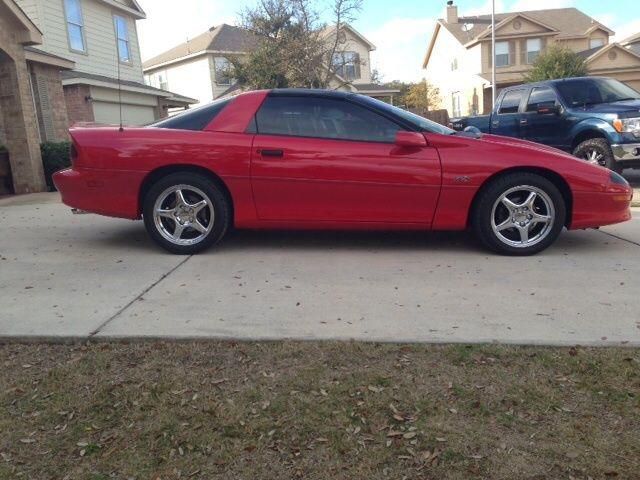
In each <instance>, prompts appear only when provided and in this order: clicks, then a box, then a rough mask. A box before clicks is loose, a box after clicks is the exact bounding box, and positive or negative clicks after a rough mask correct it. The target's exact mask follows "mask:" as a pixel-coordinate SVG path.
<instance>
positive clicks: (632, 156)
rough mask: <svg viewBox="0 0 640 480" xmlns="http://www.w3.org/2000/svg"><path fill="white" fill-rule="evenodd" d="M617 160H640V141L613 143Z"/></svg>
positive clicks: (612, 147)
mask: <svg viewBox="0 0 640 480" xmlns="http://www.w3.org/2000/svg"><path fill="white" fill-rule="evenodd" d="M611 149H612V150H613V157H614V158H615V159H616V162H627V161H634V160H640V143H620V144H614V145H611Z"/></svg>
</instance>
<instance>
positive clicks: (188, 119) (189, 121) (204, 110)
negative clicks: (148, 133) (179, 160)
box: [150, 98, 233, 131]
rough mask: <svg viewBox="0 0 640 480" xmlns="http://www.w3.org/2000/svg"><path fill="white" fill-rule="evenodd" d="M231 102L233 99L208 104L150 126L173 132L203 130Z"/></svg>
mask: <svg viewBox="0 0 640 480" xmlns="http://www.w3.org/2000/svg"><path fill="white" fill-rule="evenodd" d="M232 101H233V98H229V99H226V100H218V101H217V102H213V103H210V104H208V105H205V106H204V107H198V108H194V109H193V110H187V111H186V112H184V113H180V114H178V115H176V116H174V117H170V118H166V119H164V120H160V121H159V122H156V123H154V124H152V125H150V126H151V127H155V128H169V129H174V130H196V131H197V130H204V127H206V126H207V125H209V124H210V123H211V122H212V121H213V119H214V118H215V117H216V116H217V115H218V114H219V113H220V112H221V111H222V110H224V107H226V106H227V105H229V103H231V102H232Z"/></svg>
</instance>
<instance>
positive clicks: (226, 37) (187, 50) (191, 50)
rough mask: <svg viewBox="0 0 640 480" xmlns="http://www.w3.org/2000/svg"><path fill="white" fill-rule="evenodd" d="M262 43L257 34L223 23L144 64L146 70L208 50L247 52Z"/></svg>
mask: <svg viewBox="0 0 640 480" xmlns="http://www.w3.org/2000/svg"><path fill="white" fill-rule="evenodd" d="M259 43H260V39H259V38H258V36H257V35H255V34H254V33H252V32H250V31H249V30H246V29H244V28H239V27H234V26H232V25H227V24H226V23H223V24H221V25H218V26H217V27H213V28H211V29H209V30H208V31H206V32H204V33H202V34H200V35H198V36H197V37H195V38H193V39H191V40H188V41H186V42H184V43H181V44H180V45H178V46H176V47H173V48H172V49H170V50H167V51H166V52H164V53H161V54H160V55H157V56H156V57H153V58H151V59H149V60H147V61H146V62H144V63H143V64H142V66H143V68H144V69H145V70H150V69H153V68H155V67H159V66H160V65H166V64H170V63H174V62H176V61H179V60H182V59H184V58H186V57H192V56H195V55H200V54H203V53H206V52H221V53H245V52H247V51H250V50H253V49H255V48H256V47H257V46H258V44H259Z"/></svg>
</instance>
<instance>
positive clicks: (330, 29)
mask: <svg viewBox="0 0 640 480" xmlns="http://www.w3.org/2000/svg"><path fill="white" fill-rule="evenodd" d="M340 28H341V29H344V30H349V31H350V32H351V33H352V34H353V36H354V37H356V38H357V39H358V40H360V41H361V42H362V43H364V44H365V45H366V46H367V48H368V49H369V51H373V50H375V49H376V46H375V45H374V44H373V43H371V41H370V40H369V39H367V37H365V36H364V35H362V34H361V33H360V32H358V31H357V30H356V29H355V28H353V27H352V26H351V25H349V24H348V23H343V24H342V26H341V27H340ZM335 30H336V28H335V25H334V26H330V27H327V28H325V29H324V34H325V35H326V36H329V35H333V32H335Z"/></svg>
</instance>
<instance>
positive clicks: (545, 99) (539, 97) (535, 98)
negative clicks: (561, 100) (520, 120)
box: [527, 87, 558, 112]
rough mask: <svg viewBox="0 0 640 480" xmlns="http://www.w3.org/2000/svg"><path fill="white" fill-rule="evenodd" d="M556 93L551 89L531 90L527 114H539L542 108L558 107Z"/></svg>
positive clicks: (538, 88) (539, 88)
mask: <svg viewBox="0 0 640 480" xmlns="http://www.w3.org/2000/svg"><path fill="white" fill-rule="evenodd" d="M557 103H558V98H557V96H556V93H555V92H554V91H553V90H551V89H550V88H549V87H536V88H534V89H533V90H531V95H529V101H528V102H527V112H537V111H538V108H540V107H542V106H554V105H557Z"/></svg>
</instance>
